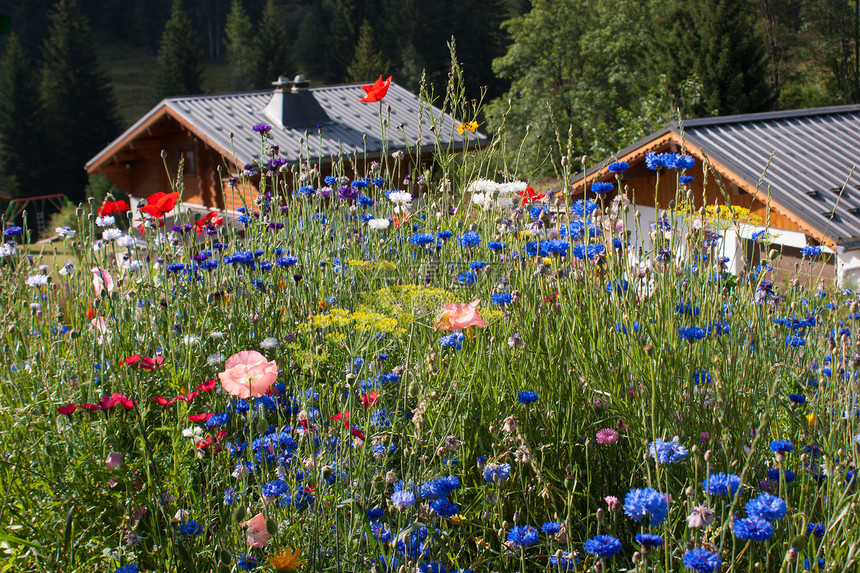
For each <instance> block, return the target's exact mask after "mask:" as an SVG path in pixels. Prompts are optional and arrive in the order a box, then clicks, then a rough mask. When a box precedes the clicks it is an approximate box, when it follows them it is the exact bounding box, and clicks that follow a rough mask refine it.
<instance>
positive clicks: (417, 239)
mask: <svg viewBox="0 0 860 573" xmlns="http://www.w3.org/2000/svg"><path fill="white" fill-rule="evenodd" d="M435 240H436V239H435V237H434V236H433V234H432V233H415V234H414V235H412V237H411V238H410V239H409V242H410V243H412V244H413V245H417V246H419V247H423V246H426V245H429V244H430V243H432V242H433V241H435Z"/></svg>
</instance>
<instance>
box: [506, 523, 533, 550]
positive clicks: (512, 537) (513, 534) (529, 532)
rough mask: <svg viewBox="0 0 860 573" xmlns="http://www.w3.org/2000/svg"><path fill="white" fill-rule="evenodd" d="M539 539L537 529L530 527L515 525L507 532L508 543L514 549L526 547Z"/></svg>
mask: <svg viewBox="0 0 860 573" xmlns="http://www.w3.org/2000/svg"><path fill="white" fill-rule="evenodd" d="M539 539H540V536H539V535H538V532H537V529H535V528H534V527H532V526H531V525H515V526H514V527H512V528H511V530H510V531H508V543H509V544H510V545H513V546H514V547H528V546H529V545H534V544H535V543H537V542H538V540H539Z"/></svg>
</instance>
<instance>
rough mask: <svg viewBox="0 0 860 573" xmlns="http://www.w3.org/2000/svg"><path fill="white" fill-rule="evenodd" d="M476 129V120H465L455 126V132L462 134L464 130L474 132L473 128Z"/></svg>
mask: <svg viewBox="0 0 860 573" xmlns="http://www.w3.org/2000/svg"><path fill="white" fill-rule="evenodd" d="M476 129H478V122H477V121H467V122H466V123H463V124H461V125H458V126H457V133H459V134H460V135H463V132H464V131H468V132H469V133H475V130H476Z"/></svg>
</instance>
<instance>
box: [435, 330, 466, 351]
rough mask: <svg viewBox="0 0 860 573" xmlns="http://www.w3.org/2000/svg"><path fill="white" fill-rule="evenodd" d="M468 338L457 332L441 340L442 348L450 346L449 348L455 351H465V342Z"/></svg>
mask: <svg viewBox="0 0 860 573" xmlns="http://www.w3.org/2000/svg"><path fill="white" fill-rule="evenodd" d="M465 338H466V337H465V336H464V335H463V333H462V332H460V331H456V332H452V333H451V334H448V335H446V336H443V337H442V338H440V339H439V344H441V345H442V346H448V347H449V348H453V349H454V350H462V349H463V340H464V339H465Z"/></svg>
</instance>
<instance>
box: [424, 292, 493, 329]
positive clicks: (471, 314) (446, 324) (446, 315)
mask: <svg viewBox="0 0 860 573" xmlns="http://www.w3.org/2000/svg"><path fill="white" fill-rule="evenodd" d="M479 304H481V301H480V299H475V300H473V301H472V302H470V303H462V304H461V303H448V304H445V305H443V306H442V314H441V315H440V316H439V317H438V318H437V319H436V330H463V329H464V328H469V327H470V326H477V327H478V328H484V327H485V326H487V323H486V321H484V319H483V318H481V315H480V314H478V305H479Z"/></svg>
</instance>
